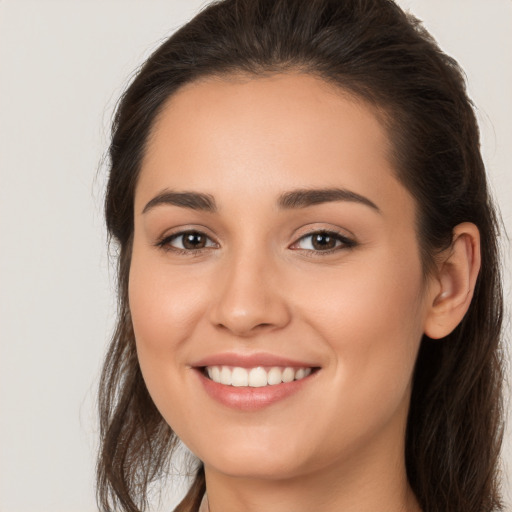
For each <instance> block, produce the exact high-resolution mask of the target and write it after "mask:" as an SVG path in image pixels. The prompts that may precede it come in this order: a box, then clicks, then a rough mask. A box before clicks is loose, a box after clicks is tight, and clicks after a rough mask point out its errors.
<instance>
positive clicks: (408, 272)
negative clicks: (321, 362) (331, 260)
mask: <svg viewBox="0 0 512 512" xmlns="http://www.w3.org/2000/svg"><path fill="white" fill-rule="evenodd" d="M402 258H403V260H400V259H399V257H398V256H397V254H391V253H390V254H389V255H386V254H381V255H380V257H379V258H375V260H374V261H371V262H370V261H365V262H362V264H361V265H359V264H356V263H354V264H351V265H347V267H346V269H344V268H340V269H339V270H338V271H337V273H338V275H337V276H336V275H334V276H330V278H329V279H327V278H326V279H323V280H322V279H316V280H315V284H314V286H308V283H307V282H303V286H302V289H301V290H300V292H298V294H300V295H301V296H302V297H303V298H304V299H303V301H302V306H301V309H302V312H303V317H304V318H305V319H307V322H308V323H309V325H310V326H311V327H312V328H313V329H314V330H315V331H317V332H320V333H322V338H323V340H324V343H325V344H326V345H327V346H328V349H329V350H330V351H331V354H332V360H333V361H336V368H335V370H334V371H335V372H336V380H337V385H339V387H340V389H350V390H351V393H352V396H353V397H354V398H355V397H359V398H360V399H361V400H362V398H363V397H365V400H368V399H369V400H370V401H372V400H373V401H375V403H376V405H378V402H379V401H380V400H381V399H382V398H383V397H385V396H388V397H389V399H390V400H392V401H395V402H396V401H399V400H400V399H402V398H403V396H404V393H406V391H407V389H408V388H409V385H410V381H411V377H412V372H413V368H414V364H415V360H416V356H417V352H418V349H419V344H420V341H421V337H422V334H423V322H424V309H425V307H424V300H423V294H422V292H421V291H422V271H421V264H420V263H419V261H418V260H417V259H415V258H411V257H407V254H405V255H404V254H402ZM317 277H318V276H317ZM309 284H311V285H313V283H309ZM372 397H373V398H372ZM361 403H362V402H361ZM367 405H368V404H367Z"/></svg>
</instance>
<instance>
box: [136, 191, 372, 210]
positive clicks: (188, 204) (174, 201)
mask: <svg viewBox="0 0 512 512" xmlns="http://www.w3.org/2000/svg"><path fill="white" fill-rule="evenodd" d="M335 201H348V202H351V203H359V204H362V205H365V206H369V207H370V208H372V209H373V210H375V211H377V212H379V213H380V208H379V207H378V206H377V205H376V204H375V203H374V202H373V201H370V199H368V198H367V197H364V196H362V195H360V194H357V193H355V192H352V191H350V190H346V189H342V188H324V189H298V190H291V191H289V192H285V193H284V194H281V195H280V196H279V199H278V201H277V205H278V206H279V208H281V209H284V210H291V209H299V208H307V207H308V206H314V205H317V204H322V203H330V202H335ZM159 205H173V206H179V207H181V208H190V209H191V210H199V211H204V212H209V213H215V212H216V211H217V205H216V203H215V199H214V197H213V196H212V195H210V194H204V193H201V192H173V191H169V190H165V191H163V192H161V193H160V194H158V195H157V196H155V197H154V198H153V199H151V200H150V201H149V202H148V203H147V204H146V206H145V207H144V209H143V210H142V213H146V212H148V211H149V210H151V209H153V208H155V207H156V206H159Z"/></svg>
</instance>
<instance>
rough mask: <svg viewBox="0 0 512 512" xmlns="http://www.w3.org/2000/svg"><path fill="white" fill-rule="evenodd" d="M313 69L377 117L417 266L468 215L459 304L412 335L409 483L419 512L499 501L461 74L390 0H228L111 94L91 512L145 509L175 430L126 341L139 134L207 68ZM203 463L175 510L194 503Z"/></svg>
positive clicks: (495, 303)
mask: <svg viewBox="0 0 512 512" xmlns="http://www.w3.org/2000/svg"><path fill="white" fill-rule="evenodd" d="M283 72H300V73H309V74H313V75H315V76H318V77H321V78H323V79H324V80H326V81H328V82H330V83H333V84H336V85H337V86H338V87H340V89H341V90H344V91H347V92H349V93H351V94H353V95H355V96H356V97H359V98H361V99H363V100H365V101H367V102H369V103H371V104H372V105H374V106H376V107H377V109H378V110H379V112H381V113H383V117H382V118H383V119H384V123H385V126H386V129H387V131H388V134H389V137H390V140H391V143H392V145H393V156H394V159H395V162H394V163H395V168H396V173H397V177H398V179H400V180H401V182H402V183H403V184H404V186H405V187H407V189H408V190H409V191H410V192H411V194H412V195H413V196H414V198H415V199H416V202H417V205H418V212H419V213H418V219H417V224H418V228H417V229H418V238H419V241H420V246H421V251H422V257H423V263H424V268H425V273H426V274H428V273H429V272H432V271H433V266H432V262H433V261H434V257H435V255H436V253H437V252H438V251H440V250H442V249H445V248H446V247H449V245H450V244H451V242H452V233H453V228H454V227H455V226H456V225H457V224H459V223H461V222H466V221H468V222H473V223H475V224H476V225H477V227H478V228H479V230H480V235H481V250H482V268H481V271H480V275H479V278H478V281H477V286H476V289H475V292H474V298H473V301H472V303H471V306H470V309H469V311H468V313H467V314H466V316H465V317H464V319H463V321H462V322H461V324H460V325H459V326H458V327H457V328H456V329H455V330H454V331H453V332H452V333H451V334H450V335H449V336H447V337H446V338H444V339H442V340H436V341H433V340H430V339H428V338H426V337H425V338H424V339H423V341H422V344H421V348H420V352H419V356H418V361H417V364H416V369H415V374H414V383H413V391H412V398H411V407H410V413H409V418H408V425H407V433H406V453H405V457H406V467H407V473H408V478H409V481H410V484H411V487H412V489H413V491H414V492H415V494H416V496H417V499H418V502H419V504H420V506H421V507H422V509H423V511H424V512H448V511H449V512H491V511H499V510H502V506H501V505H500V497H499V484H498V458H499V451H500V445H501V436H502V417H503V414H502V395H501V385H502V384H501V383H502V380H503V374H502V352H501V348H500V332H501V322H502V310H503V305H502V291H501V280H500V272H499V258H498V248H497V237H498V223H497V219H496V215H495V212H494V209H493V206H492V202H491V199H490V196H489V193H488V189H487V184H486V177H485V169H484V165H483V162H482V158H481V155H480V148H479V132H478V127H477V123H476V119H475V115H474V112H473V109H472V104H471V101H470V100H469V99H468V97H467V94H466V90H465V83H464V78H463V73H462V71H461V70H460V68H459V67H458V65H457V63H456V62H455V61H454V60H453V59H451V58H450V57H448V56H447V55H445V54H444V53H442V52H441V50H440V49H439V47H438V46H437V44H436V43H435V41H434V40H433V39H432V38H431V37H430V35H429V34H428V33H427V32H426V31H425V29H424V28H423V27H422V25H421V24H420V23H419V21H418V20H416V19H415V18H413V17H412V16H410V15H407V14H405V13H404V12H403V11H402V10H401V9H400V8H399V7H398V6H397V5H396V4H395V3H394V2H392V1H391V0H308V1H303V0H224V1H219V2H214V3H212V4H210V5H209V6H208V7H206V8H205V9H204V10H203V11H202V12H200V13H199V14H198V15H197V16H196V17H195V18H194V19H193V20H192V21H190V22H189V23H188V24H186V25H185V26H184V27H182V28H181V29H180V30H178V31H177V32H176V33H175V34H174V35H173V36H171V37H170V38H169V39H168V40H167V41H166V42H165V43H164V44H163V45H161V46H160V48H158V49H157V50H156V51H155V52H154V54H153V55H152V56H151V57H150V58H149V59H148V60H147V61H146V63H145V64H144V65H143V66H142V68H141V69H140V71H139V73H138V75H137V76H136V78H135V79H134V81H133V82H132V84H131V85H130V87H129V88H128V89H127V91H126V92H125V94H124V95H123V97H122V99H121V101H120V103H119V105H118V108H117V112H116V116H115V119H114V123H113V130H112V142H111V145H110V176H109V182H108V189H107V197H106V204H105V206H106V222H107V227H108V231H109V233H110V236H111V237H112V238H113V240H114V241H115V242H116V243H117V244H118V246H119V251H120V252H119V262H118V287H119V290H118V292H119V305H118V322H117V327H116V330H115V332H114V335H113V338H112V341H111V345H110V347H109V350H108V354H107V357H106V361H105V364H104V369H103V373H102V377H101V382H100V392H99V408H100V421H101V448H100V453H99V457H98V466H97V495H98V503H99V506H100V509H101V510H102V511H110V510H122V511H125V512H128V511H129V512H137V511H142V510H145V509H147V505H148V488H149V486H150V484H151V483H153V482H156V481H158V480H159V479H160V478H162V477H163V476H165V474H166V470H167V468H168V464H169V461H170V458H171V457H172V453H173V449H174V447H175V446H176V444H177V439H176V436H175V434H174V433H173V431H172V430H171V428H170V427H169V426H168V425H167V424H166V423H165V421H164V420H163V418H162V417H161V415H160V414H159V412H158V411H157V409H156V407H155V405H154V404H153V402H152V400H151V398H150V396H149V394H148V391H147V389H146V386H145V384H144V381H143V378H142V375H141V371H140V368H139V364H138V361H137V356H136V350H135V338H134V333H133V328H132V323H131V318H130V310H129V305H128V276H129V268H130V257H131V246H132V236H133V229H134V228H133V214H134V213H133V202H134V191H135V187H136V183H137V177H138V174H139V172H140V166H141V161H142V157H143V154H144V149H145V146H146V142H147V140H148V135H149V133H150V130H151V128H152V126H153V124H154V122H155V119H156V117H157V116H158V114H159V112H160V111H161V109H162V107H163V105H164V104H165V102H166V100H167V99H168V98H169V97H170V96H171V95H172V94H173V93H174V92H176V90H177V89H179V88H180V87H181V86H183V85H184V84H187V83H190V82H192V81H194V80H197V79H200V78H203V77H208V76H214V75H229V74H240V73H245V74H248V75H250V76H257V75H260V74H272V73H283ZM204 490H205V483H204V472H203V469H202V467H201V466H199V468H198V470H197V474H196V477H195V480H194V483H193V484H192V486H191V488H190V490H189V492H188V494H187V496H186V497H185V499H184V500H183V501H182V503H181V504H180V505H179V506H178V508H177V509H176V511H178V512H185V511H187V512H192V511H196V510H197V508H198V505H199V502H200V500H201V498H202V495H203V493H204Z"/></svg>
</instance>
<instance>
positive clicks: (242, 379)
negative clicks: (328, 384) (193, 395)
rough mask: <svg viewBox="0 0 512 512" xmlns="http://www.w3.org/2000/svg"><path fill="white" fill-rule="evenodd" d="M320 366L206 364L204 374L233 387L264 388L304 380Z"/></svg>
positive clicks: (203, 369) (214, 380)
mask: <svg viewBox="0 0 512 512" xmlns="http://www.w3.org/2000/svg"><path fill="white" fill-rule="evenodd" d="M316 370H318V368H313V367H302V368H293V367H290V366H283V367H280V366H273V367H263V366H256V367H254V368H243V367H240V366H205V367H203V368H202V371H203V375H205V376H206V377H208V378H209V379H210V380H212V381H213V382H216V383H217V384H224V385H225V386H233V387H249V388H262V387H266V386H277V385H279V384H286V383H288V382H293V381H295V380H302V379H305V378H306V377H308V376H309V375H311V373H313V372H314V371H316Z"/></svg>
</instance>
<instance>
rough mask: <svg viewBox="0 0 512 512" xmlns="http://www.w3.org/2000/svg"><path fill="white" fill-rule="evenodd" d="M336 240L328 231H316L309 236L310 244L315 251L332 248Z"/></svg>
mask: <svg viewBox="0 0 512 512" xmlns="http://www.w3.org/2000/svg"><path fill="white" fill-rule="evenodd" d="M337 242H338V240H337V239H336V238H334V237H333V236H331V235H330V234H329V233H316V234H315V235H313V236H312V237H311V245H312V246H313V248H314V249H316V250H317V251H325V250H327V249H334V248H335V247H336V243H337Z"/></svg>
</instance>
